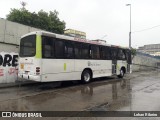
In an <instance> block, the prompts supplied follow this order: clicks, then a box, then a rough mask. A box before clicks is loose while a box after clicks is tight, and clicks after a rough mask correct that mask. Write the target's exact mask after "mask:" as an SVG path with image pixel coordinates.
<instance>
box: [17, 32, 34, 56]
mask: <svg viewBox="0 0 160 120" xmlns="http://www.w3.org/2000/svg"><path fill="white" fill-rule="evenodd" d="M35 54H36V35H30V36H27V37H24V38H22V39H21V41H20V54H19V55H20V57H33V56H35Z"/></svg>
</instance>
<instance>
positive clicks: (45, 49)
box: [42, 36, 54, 58]
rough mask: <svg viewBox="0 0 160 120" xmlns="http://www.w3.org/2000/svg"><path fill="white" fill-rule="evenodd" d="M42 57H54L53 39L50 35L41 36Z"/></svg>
mask: <svg viewBox="0 0 160 120" xmlns="http://www.w3.org/2000/svg"><path fill="white" fill-rule="evenodd" d="M42 57H43V58H54V41H53V38H51V37H46V36H43V37H42Z"/></svg>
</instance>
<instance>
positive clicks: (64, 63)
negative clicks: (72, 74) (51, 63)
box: [64, 63, 67, 71]
mask: <svg viewBox="0 0 160 120" xmlns="http://www.w3.org/2000/svg"><path fill="white" fill-rule="evenodd" d="M66 67H67V65H66V63H64V71H66Z"/></svg>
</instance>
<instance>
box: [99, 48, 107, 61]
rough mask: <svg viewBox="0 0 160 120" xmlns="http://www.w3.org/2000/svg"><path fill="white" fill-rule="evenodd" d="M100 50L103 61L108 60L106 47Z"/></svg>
mask: <svg viewBox="0 0 160 120" xmlns="http://www.w3.org/2000/svg"><path fill="white" fill-rule="evenodd" d="M100 50H101V59H102V60H104V59H106V54H105V47H101V48H100Z"/></svg>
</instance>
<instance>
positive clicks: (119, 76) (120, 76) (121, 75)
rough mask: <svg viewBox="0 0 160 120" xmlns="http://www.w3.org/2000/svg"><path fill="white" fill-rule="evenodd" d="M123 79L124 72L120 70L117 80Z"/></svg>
mask: <svg viewBox="0 0 160 120" xmlns="http://www.w3.org/2000/svg"><path fill="white" fill-rule="evenodd" d="M123 77H124V70H123V69H121V70H120V74H119V75H118V78H123Z"/></svg>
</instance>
